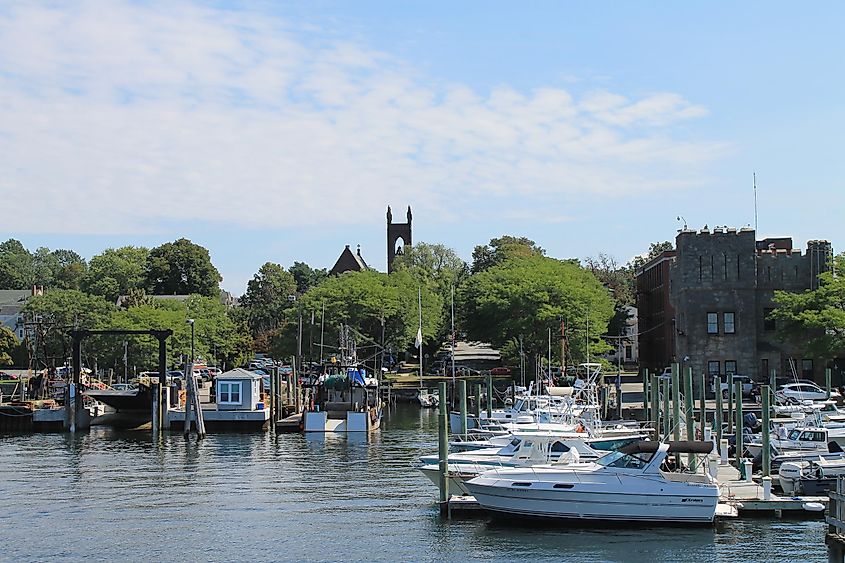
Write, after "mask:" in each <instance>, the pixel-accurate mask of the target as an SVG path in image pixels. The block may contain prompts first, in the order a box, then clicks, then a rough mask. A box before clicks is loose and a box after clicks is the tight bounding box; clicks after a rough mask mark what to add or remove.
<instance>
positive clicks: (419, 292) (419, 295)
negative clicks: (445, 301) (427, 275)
mask: <svg viewBox="0 0 845 563" xmlns="http://www.w3.org/2000/svg"><path fill="white" fill-rule="evenodd" d="M417 304H418V306H419V310H420V325H419V328H418V329H417V346H419V349H420V352H419V354H420V389H422V386H423V347H422V286H419V287H417Z"/></svg>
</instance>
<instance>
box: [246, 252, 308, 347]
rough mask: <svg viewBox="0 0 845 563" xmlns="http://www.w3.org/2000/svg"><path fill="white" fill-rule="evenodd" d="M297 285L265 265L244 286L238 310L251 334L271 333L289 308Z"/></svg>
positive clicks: (269, 264) (280, 269) (289, 276)
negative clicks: (243, 316) (246, 321)
mask: <svg viewBox="0 0 845 563" xmlns="http://www.w3.org/2000/svg"><path fill="white" fill-rule="evenodd" d="M296 292H297V282H296V279H295V278H294V276H293V275H292V274H291V273H289V272H287V271H285V269H284V268H283V267H282V266H280V265H279V264H274V263H272V262H267V263H266V264H264V265H263V266H261V268H260V269H259V270H258V272H257V273H256V274H255V275H254V276H253V278H252V279H251V280H249V282H248V283H247V288H246V293H245V294H244V295H243V297H241V307H243V308H244V309H245V310H246V311H247V319H248V322H249V326H250V328H251V329H252V330H253V333H254V334H258V333H259V332H262V331H265V330H270V329H275V328H277V327H278V325H279V323H280V322H281V321H282V319H283V317H284V312H285V309H289V308H290V307H292V306H293V304H294V303H293V301H292V299H291V297H292V298H293V299H296Z"/></svg>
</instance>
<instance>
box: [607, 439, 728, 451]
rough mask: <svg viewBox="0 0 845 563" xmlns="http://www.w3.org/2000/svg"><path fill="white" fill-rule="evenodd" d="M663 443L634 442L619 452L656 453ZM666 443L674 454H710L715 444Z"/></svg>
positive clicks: (693, 442) (685, 441) (683, 441)
mask: <svg viewBox="0 0 845 563" xmlns="http://www.w3.org/2000/svg"><path fill="white" fill-rule="evenodd" d="M661 443H662V442H653V441H642V442H634V443H633V444H628V445H627V446H625V447H623V448H620V449H619V451H620V452H622V453H625V454H639V453H654V452H656V451H657V450H658V449H659V448H660V444H661ZM666 443H667V444H668V445H669V450H668V453H673V454H675V453H677V454H709V453H710V452H712V451H713V442H700V441H689V440H681V441H677V442H672V441H670V442H666Z"/></svg>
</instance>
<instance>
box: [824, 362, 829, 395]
mask: <svg viewBox="0 0 845 563" xmlns="http://www.w3.org/2000/svg"><path fill="white" fill-rule="evenodd" d="M824 388H825V392H826V393H827V396H826V397H825V401H829V400H830V368H824Z"/></svg>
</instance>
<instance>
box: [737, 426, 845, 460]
mask: <svg viewBox="0 0 845 563" xmlns="http://www.w3.org/2000/svg"><path fill="white" fill-rule="evenodd" d="M829 442H836V443H837V445H838V446H840V447H841V446H842V445H843V443H845V428H826V427H823V426H804V427H799V428H793V429H792V430H789V432H788V433H787V434H786V436H784V437H774V436H773V437H771V439H770V440H769V444H770V445H771V447H772V448H774V449H775V450H777V451H778V452H781V453H788V452H796V451H797V452H828V451H830V450H829V446H828V444H829ZM745 448H746V449H747V450H748V453H749V454H751V457H757V456H759V455H761V452H762V451H763V442H762V440H759V439H758V440H754V441H749V442H748V443H746V444H745Z"/></svg>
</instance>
